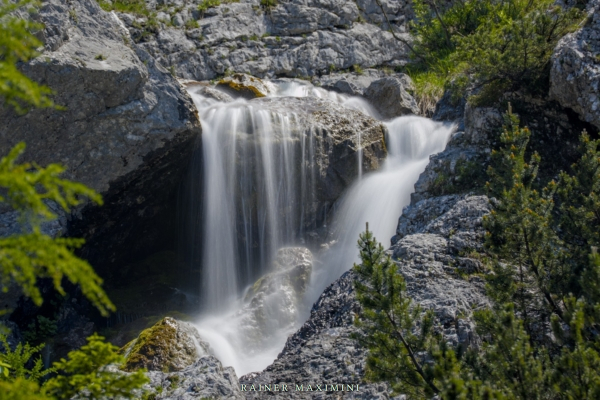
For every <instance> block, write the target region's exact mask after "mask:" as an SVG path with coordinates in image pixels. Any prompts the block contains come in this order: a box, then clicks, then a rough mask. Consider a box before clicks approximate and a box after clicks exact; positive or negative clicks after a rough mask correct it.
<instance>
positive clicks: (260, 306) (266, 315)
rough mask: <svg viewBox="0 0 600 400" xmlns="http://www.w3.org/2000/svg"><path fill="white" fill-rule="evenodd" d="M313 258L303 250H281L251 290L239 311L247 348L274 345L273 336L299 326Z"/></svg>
mask: <svg viewBox="0 0 600 400" xmlns="http://www.w3.org/2000/svg"><path fill="white" fill-rule="evenodd" d="M312 267H313V257H312V253H311V252H310V250H308V249H306V248H304V247H286V248H283V249H279V251H278V252H277V255H276V257H275V260H274V262H273V265H272V267H271V269H270V271H269V273H267V274H265V275H263V276H262V277H261V278H260V279H258V280H257V281H256V282H255V284H254V285H253V286H252V288H250V290H249V291H248V293H247V294H246V298H245V305H244V307H243V308H242V310H240V312H239V314H238V316H239V317H240V326H243V327H245V333H244V340H245V341H246V342H247V343H246V347H251V348H254V349H260V348H262V347H263V346H264V347H268V346H270V345H271V343H272V340H273V337H272V336H273V335H274V334H276V333H277V332H279V331H289V330H290V329H293V328H294V327H295V326H296V321H297V320H298V313H299V308H300V305H301V303H302V298H303V296H304V293H305V292H306V289H307V286H308V284H309V283H310V276H311V272H312Z"/></svg>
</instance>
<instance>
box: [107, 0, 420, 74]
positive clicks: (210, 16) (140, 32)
mask: <svg viewBox="0 0 600 400" xmlns="http://www.w3.org/2000/svg"><path fill="white" fill-rule="evenodd" d="M180 3H181V5H180V6H177V8H178V9H180V11H179V13H178V14H177V16H181V17H182V18H183V17H186V16H187V18H192V19H195V20H197V22H198V28H189V27H185V26H182V27H176V26H168V25H167V24H165V23H159V26H158V27H157V28H155V27H150V28H149V27H147V26H144V24H140V23H139V22H136V20H135V19H134V18H131V17H130V16H128V15H127V14H123V13H119V14H118V15H119V17H120V18H121V19H122V20H123V22H124V23H125V25H126V26H127V28H128V29H129V30H130V32H131V34H132V36H133V37H134V38H135V39H136V40H137V41H139V42H140V43H139V44H140V46H141V47H142V48H144V49H145V50H146V51H148V52H149V53H150V54H151V55H152V56H154V57H155V58H156V59H157V60H158V61H159V62H160V63H162V64H163V65H164V66H165V67H170V68H172V69H173V71H174V72H175V73H176V74H177V76H179V77H182V78H186V79H196V80H209V79H215V78H218V77H220V76H222V75H224V74H225V73H226V72H227V71H231V72H237V73H248V74H251V75H253V76H257V77H261V78H264V77H269V78H272V77H274V76H279V77H282V76H287V77H307V76H316V75H323V74H326V73H329V72H331V71H332V70H342V69H348V68H350V67H352V66H353V65H355V64H357V65H360V66H362V67H363V68H366V67H370V66H377V65H387V66H390V67H392V68H393V67H395V66H399V65H404V64H405V63H406V62H407V61H408V58H409V57H408V55H409V53H408V49H407V47H406V46H405V45H404V44H403V43H402V42H400V41H398V40H396V39H395V38H394V37H393V35H392V34H391V33H390V32H389V29H390V28H391V29H394V31H395V32H396V35H400V36H402V37H404V38H405V39H409V36H408V34H407V33H406V31H407V30H406V22H407V21H408V17H409V16H410V15H412V11H411V8H410V2H409V1H408V0H401V1H397V2H394V1H383V3H382V4H383V7H384V9H385V10H386V13H387V14H388V18H389V19H390V23H391V25H392V26H391V27H390V26H388V25H387V22H386V21H385V18H384V16H383V13H382V11H381V8H380V7H379V6H378V5H377V2H375V1H374V0H362V1H361V2H360V3H354V2H347V1H343V0H331V1H321V0H307V1H306V0H293V1H289V2H280V3H279V4H278V5H276V6H274V7H269V8H265V7H264V6H262V5H261V4H260V0H247V1H244V2H240V3H235V2H227V3H225V2H223V4H220V5H218V6H216V7H212V8H209V9H208V10H206V11H204V12H203V13H200V12H199V11H198V10H197V7H198V4H199V3H200V2H199V1H198V0H182V1H181V2H180ZM146 5H147V7H148V8H149V10H150V11H151V12H153V11H156V12H162V10H159V9H158V8H160V5H159V4H158V3H156V2H154V1H149V0H148V1H147V2H146ZM363 7H364V8H363ZM171 10H172V11H175V7H171ZM157 15H158V14H157ZM161 18H162V17H161ZM169 25H170V24H169Z"/></svg>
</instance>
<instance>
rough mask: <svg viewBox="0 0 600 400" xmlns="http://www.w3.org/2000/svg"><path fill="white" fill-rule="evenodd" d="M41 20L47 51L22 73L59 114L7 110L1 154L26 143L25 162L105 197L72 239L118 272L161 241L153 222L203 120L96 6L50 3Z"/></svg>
mask: <svg viewBox="0 0 600 400" xmlns="http://www.w3.org/2000/svg"><path fill="white" fill-rule="evenodd" d="M36 18H37V19H39V21H40V22H42V23H43V24H44V26H45V28H44V30H43V31H42V32H41V36H42V39H43V42H44V44H45V45H44V51H43V53H42V54H41V55H40V56H39V57H38V58H36V59H35V60H33V61H32V62H30V63H28V64H26V65H24V66H23V70H24V72H25V73H26V74H27V75H28V76H30V77H31V78H32V79H34V80H36V81H38V82H40V83H42V84H45V85H47V86H49V87H50V88H51V89H52V90H53V91H54V93H55V94H54V96H53V98H54V101H55V103H56V104H57V105H58V106H60V107H61V109H60V110H57V109H42V110H31V111H29V112H28V113H27V114H25V115H17V114H15V113H14V112H13V111H12V110H8V109H2V110H0V120H2V121H3V123H2V126H0V137H1V138H2V140H1V141H0V152H1V153H2V154H5V153H6V152H7V151H8V150H9V149H10V148H12V146H14V145H15V144H16V143H18V142H20V141H24V142H26V144H27V146H28V148H27V151H26V153H25V155H24V157H23V158H22V160H21V161H35V162H37V163H38V164H40V165H46V164H48V163H51V162H55V163H61V164H62V165H64V166H65V167H66V173H65V175H64V176H65V178H68V179H72V180H75V181H79V182H82V183H84V184H86V185H88V186H90V187H92V188H94V189H95V190H97V191H98V192H100V193H101V194H102V195H103V197H104V201H105V205H104V207H102V208H97V207H88V208H84V209H81V210H78V212H77V213H76V214H75V215H73V217H72V218H70V220H69V228H68V230H69V233H71V234H74V235H79V236H83V237H85V238H86V239H88V241H89V246H88V247H87V249H88V250H87V251H86V252H85V253H86V256H88V257H91V258H93V260H92V261H95V262H96V264H98V263H101V264H106V263H108V264H110V263H111V262H114V261H115V259H116V258H122V257H123V255H124V254H123V253H124V252H126V253H130V252H135V251H136V250H141V249H140V248H141V247H143V246H152V245H153V244H152V242H153V240H156V239H157V235H158V234H159V233H158V232H157V229H152V228H151V226H150V224H147V222H148V221H150V220H151V219H152V218H153V217H154V216H156V215H158V214H159V213H160V212H161V211H163V210H164V209H165V207H166V205H167V204H168V202H169V196H171V195H172V193H173V191H174V189H175V188H176V186H177V183H178V181H179V180H180V177H181V175H182V173H183V170H184V169H185V168H186V167H187V163H188V160H189V158H190V156H191V152H192V149H193V147H194V146H193V144H194V142H195V140H196V139H197V137H198V135H199V134H200V131H201V128H200V123H199V120H198V116H197V112H196V110H195V108H194V106H193V103H192V102H191V100H190V98H189V97H188V95H187V94H186V92H185V90H184V89H183V88H182V87H181V86H180V85H179V84H178V83H177V81H176V80H175V79H173V78H172V77H171V75H170V74H169V73H168V72H167V71H166V70H165V69H164V68H163V67H162V66H161V65H160V64H159V63H157V62H156V61H155V60H154V59H153V58H152V57H151V56H149V55H148V54H147V53H146V52H145V51H144V50H143V49H141V48H139V47H138V46H136V45H135V44H133V41H132V39H131V38H130V36H129V33H128V31H127V30H126V29H124V27H123V25H122V23H121V22H120V21H119V20H118V18H116V16H115V15H114V14H111V13H107V12H105V11H103V10H102V9H101V8H100V7H99V6H98V4H97V3H96V2H95V1H92V0H82V1H76V2H66V1H60V0H53V1H48V2H44V3H43V4H42V6H41V8H40V10H39V13H38V14H37V16H36ZM133 232H135V240H132V239H133V238H132V234H133ZM140 236H145V238H146V240H139V239H140ZM121 245H124V246H127V250H126V251H124V248H123V247H120V246H121ZM99 248H101V249H102V250H99ZM94 249H97V250H94ZM99 252H101V254H99Z"/></svg>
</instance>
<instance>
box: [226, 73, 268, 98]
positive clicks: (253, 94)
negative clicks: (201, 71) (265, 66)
mask: <svg viewBox="0 0 600 400" xmlns="http://www.w3.org/2000/svg"><path fill="white" fill-rule="evenodd" d="M217 87H218V88H219V89H222V90H224V91H225V92H227V93H229V94H231V95H232V96H234V97H243V98H245V99H255V98H257V97H266V96H267V95H268V94H269V93H270V92H271V88H269V85H268V84H267V83H266V82H264V81H263V80H262V79H260V78H256V77H254V76H251V75H248V74H233V75H232V76H227V77H225V78H223V79H221V80H220V81H219V83H218V84H217Z"/></svg>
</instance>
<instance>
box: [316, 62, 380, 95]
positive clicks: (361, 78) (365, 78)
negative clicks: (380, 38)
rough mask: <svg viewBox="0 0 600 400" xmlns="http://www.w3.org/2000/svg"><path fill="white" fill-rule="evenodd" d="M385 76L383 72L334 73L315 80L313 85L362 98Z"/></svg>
mask: <svg viewBox="0 0 600 400" xmlns="http://www.w3.org/2000/svg"><path fill="white" fill-rule="evenodd" d="M384 76H385V73H384V72H383V71H379V70H376V69H366V70H365V71H364V72H363V73H361V74H357V73H333V74H329V75H323V76H321V77H315V78H313V83H315V84H316V85H318V86H321V87H322V88H323V89H327V90H335V91H336V92H339V93H345V94H349V95H351V96H362V95H364V93H365V90H366V89H367V88H368V87H369V86H370V85H371V83H373V82H374V81H376V80H378V79H381V78H383V77H384Z"/></svg>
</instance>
